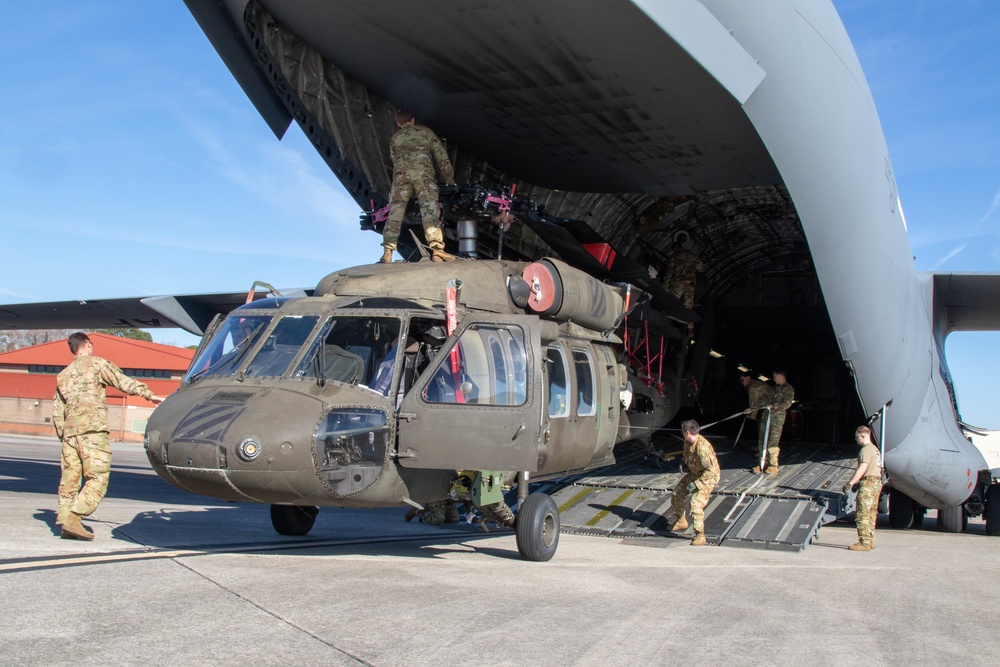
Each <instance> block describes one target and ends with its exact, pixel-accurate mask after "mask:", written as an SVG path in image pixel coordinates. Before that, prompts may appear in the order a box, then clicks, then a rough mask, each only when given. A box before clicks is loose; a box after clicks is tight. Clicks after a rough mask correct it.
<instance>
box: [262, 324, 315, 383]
mask: <svg viewBox="0 0 1000 667" xmlns="http://www.w3.org/2000/svg"><path fill="white" fill-rule="evenodd" d="M317 321H319V316H316V315H309V316H305V315H285V316H284V317H282V318H281V319H280V320H278V323H277V324H276V325H275V327H274V329H273V330H272V331H271V333H270V334H269V335H268V336H267V338H265V339H264V344H263V345H261V347H260V350H258V352H257V354H256V355H254V358H253V361H251V362H250V363H249V365H247V370H246V374H247V377H254V376H258V377H260V376H269V377H275V376H278V375H281V374H282V373H284V372H285V369H287V368H288V365H289V364H291V363H292V359H293V358H294V357H295V355H296V354H297V353H298V351H299V349H300V348H301V347H302V344H303V343H305V342H306V340H307V339H308V338H309V334H311V333H312V330H313V328H315V326H316V322H317Z"/></svg>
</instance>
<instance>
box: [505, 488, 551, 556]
mask: <svg viewBox="0 0 1000 667" xmlns="http://www.w3.org/2000/svg"><path fill="white" fill-rule="evenodd" d="M514 531H515V534H516V535H517V551H518V553H520V554H521V558H523V559H524V560H533V561H547V560H549V559H551V558H552V556H553V555H554V554H555V553H556V547H557V546H559V508H558V507H557V506H556V501H554V500H552V497H551V496H549V495H547V494H545V493H533V494H531V495H530V496H528V498H527V500H525V501H524V502H523V503H521V504H520V507H518V510H517V521H516V522H515V523H514Z"/></svg>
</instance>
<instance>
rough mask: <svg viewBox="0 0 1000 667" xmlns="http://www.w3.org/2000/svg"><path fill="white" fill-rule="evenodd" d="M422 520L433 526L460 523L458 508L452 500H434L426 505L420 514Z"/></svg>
mask: <svg viewBox="0 0 1000 667" xmlns="http://www.w3.org/2000/svg"><path fill="white" fill-rule="evenodd" d="M420 520H421V521H423V522H424V523H429V524H431V525H432V526H441V525H444V524H446V523H458V508H457V507H456V506H455V501H454V500H452V499H451V498H444V499H442V500H434V501H432V502H429V503H427V504H426V505H424V510H423V512H421V513H420Z"/></svg>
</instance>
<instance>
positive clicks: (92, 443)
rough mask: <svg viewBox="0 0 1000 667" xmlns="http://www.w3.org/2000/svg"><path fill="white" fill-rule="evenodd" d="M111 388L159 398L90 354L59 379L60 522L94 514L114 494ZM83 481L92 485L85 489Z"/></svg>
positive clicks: (55, 409) (55, 419)
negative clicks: (111, 485)
mask: <svg viewBox="0 0 1000 667" xmlns="http://www.w3.org/2000/svg"><path fill="white" fill-rule="evenodd" d="M108 385H111V386H112V387H117V388H118V389H119V390H121V391H122V392H124V393H126V394H131V395H132V396H142V397H143V398H146V399H152V398H153V392H151V391H150V390H149V387H147V386H146V385H144V384H143V383H141V382H139V381H137V380H133V379H132V378H130V377H128V376H126V375H125V374H124V373H122V372H121V369H119V368H118V367H117V366H115V365H114V364H113V363H111V362H110V361H107V360H105V359H102V358H100V357H95V356H93V355H89V354H88V355H80V356H76V357H74V358H73V361H72V362H70V364H69V366H67V367H66V368H65V369H63V370H62V372H60V373H59V376H58V377H57V378H56V395H55V397H54V398H53V399H52V424H53V425H54V426H55V429H56V435H57V436H59V439H60V440H61V441H62V479H61V480H60V482H59V513H58V516H57V517H56V523H59V524H62V523H65V521H66V520H67V518H68V517H69V514H70V513H71V512H72V513H73V514H78V515H80V516H88V515H89V514H91V513H93V511H94V510H95V509H97V505H98V504H99V503H100V502H101V500H102V499H103V498H104V494H105V493H106V492H107V490H108V476H109V475H110V474H111V445H109V444H108V430H109V429H108V406H107V398H106V396H105V387H107V386H108ZM83 479H85V480H86V483H85V484H84V485H83V489H80V482H81V480H83Z"/></svg>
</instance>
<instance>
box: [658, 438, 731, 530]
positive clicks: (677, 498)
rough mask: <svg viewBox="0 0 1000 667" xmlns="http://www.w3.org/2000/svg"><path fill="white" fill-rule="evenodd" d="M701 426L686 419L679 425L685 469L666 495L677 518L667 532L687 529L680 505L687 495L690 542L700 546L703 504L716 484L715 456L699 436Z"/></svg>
mask: <svg viewBox="0 0 1000 667" xmlns="http://www.w3.org/2000/svg"><path fill="white" fill-rule="evenodd" d="M700 430H701V428H700V427H699V426H698V422H696V421H694V420H693V419H689V420H687V421H685V422H684V423H682V424H681V435H683V436H684V465H685V466H686V467H687V469H688V472H687V473H685V474H684V476H683V477H681V479H680V481H679V482H677V486H675V487H674V493H673V495H672V496H671V497H670V508H671V509H672V510H673V513H674V516H675V517H677V521H676V522H675V523H674V525H673V527H671V529H670V530H671V531H673V532H675V533H679V532H681V531H683V530H687V527H688V522H687V518H686V517H685V516H684V504H685V503H686V502H687V499H688V496H691V523H692V524H693V526H694V539H693V540H691V545H692V546H696V547H701V546H704V545H705V544H707V542H706V540H705V506H706V505H708V501H709V499H710V498H711V495H712V489H714V488H715V485H716V484H718V483H719V474H720V470H719V460H718V459H717V458H715V449H713V448H712V444H711V443H710V442H709V441H708V440H706V439H705V437H704V436H702V435H699V431H700Z"/></svg>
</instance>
